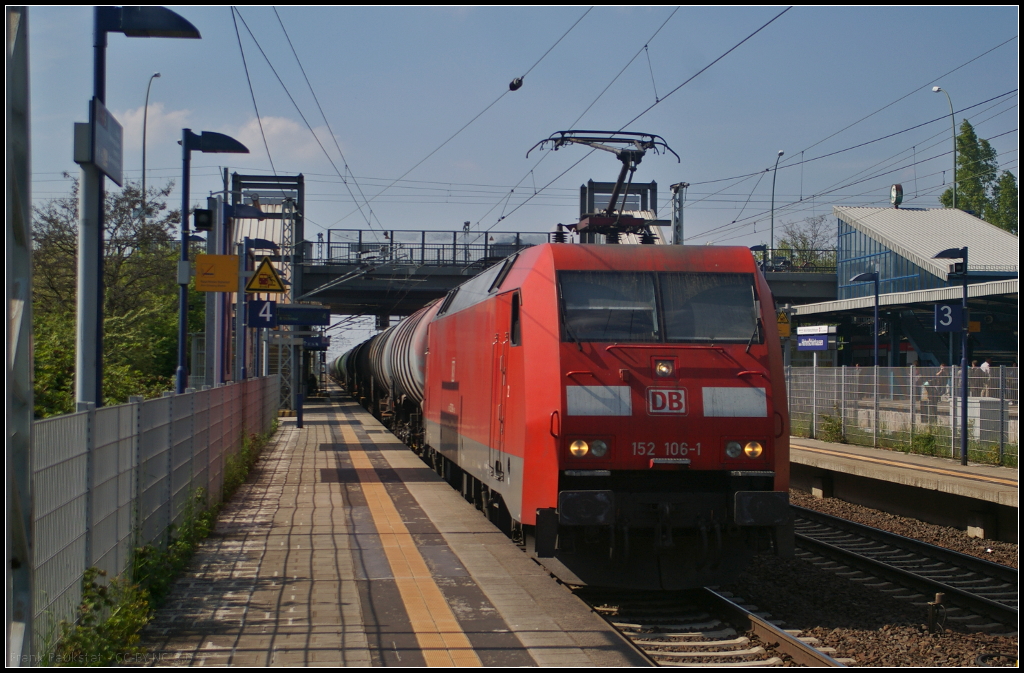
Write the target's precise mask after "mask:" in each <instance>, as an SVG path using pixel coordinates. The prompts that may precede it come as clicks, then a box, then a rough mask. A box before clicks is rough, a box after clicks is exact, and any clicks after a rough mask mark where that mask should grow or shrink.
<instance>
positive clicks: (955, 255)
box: [932, 245, 970, 465]
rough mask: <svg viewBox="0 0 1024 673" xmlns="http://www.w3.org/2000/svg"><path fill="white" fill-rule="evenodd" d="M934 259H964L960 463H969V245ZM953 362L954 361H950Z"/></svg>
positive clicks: (962, 273)
mask: <svg viewBox="0 0 1024 673" xmlns="http://www.w3.org/2000/svg"><path fill="white" fill-rule="evenodd" d="M932 259H962V260H963V267H962V269H961V274H960V277H961V279H962V280H963V306H962V307H961V311H962V313H963V315H961V317H960V322H961V325H960V464H961V465H966V464H967V336H968V333H969V330H970V323H969V321H968V318H969V316H968V314H967V246H966V245H965V246H964V247H962V248H947V249H945V250H943V251H942V252H940V253H938V254H937V255H935V256H934V257H932ZM950 364H951V365H952V364H953V363H952V362H951V363H950Z"/></svg>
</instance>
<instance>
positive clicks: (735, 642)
mask: <svg viewBox="0 0 1024 673" xmlns="http://www.w3.org/2000/svg"><path fill="white" fill-rule="evenodd" d="M658 635H660V634H658ZM633 642H635V643H637V644H638V645H640V647H641V649H643V650H644V651H645V652H652V651H658V650H657V649H656V648H667V649H669V650H683V651H697V652H702V651H704V650H709V649H721V648H726V647H735V648H737V649H740V648H745V647H748V646H749V645H750V638H748V637H747V636H737V637H735V638H730V639H722V640H705V641H696V642H695V641H685V640H684V641H665V640H650V639H648V638H633Z"/></svg>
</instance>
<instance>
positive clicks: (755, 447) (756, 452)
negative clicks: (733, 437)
mask: <svg viewBox="0 0 1024 673" xmlns="http://www.w3.org/2000/svg"><path fill="white" fill-rule="evenodd" d="M763 451H764V447H763V446H761V442H747V445H746V446H744V447H743V453H745V454H747V458H757V457H758V456H760V455H761V453H762V452H763Z"/></svg>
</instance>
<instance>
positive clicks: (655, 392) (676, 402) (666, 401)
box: [647, 388, 686, 414]
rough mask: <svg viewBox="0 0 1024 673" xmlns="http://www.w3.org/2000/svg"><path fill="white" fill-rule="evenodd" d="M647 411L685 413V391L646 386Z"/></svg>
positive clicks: (653, 412) (651, 412) (652, 412)
mask: <svg viewBox="0 0 1024 673" xmlns="http://www.w3.org/2000/svg"><path fill="white" fill-rule="evenodd" d="M647 413H650V414H686V391H685V390H681V389H677V388H648V389H647Z"/></svg>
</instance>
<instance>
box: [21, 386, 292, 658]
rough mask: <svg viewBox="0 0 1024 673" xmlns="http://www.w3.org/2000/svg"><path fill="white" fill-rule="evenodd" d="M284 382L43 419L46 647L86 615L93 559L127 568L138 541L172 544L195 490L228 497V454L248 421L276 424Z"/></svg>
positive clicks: (36, 466) (39, 602)
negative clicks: (84, 591) (81, 611)
mask: <svg viewBox="0 0 1024 673" xmlns="http://www.w3.org/2000/svg"><path fill="white" fill-rule="evenodd" d="M279 386H280V381H279V377H277V376H273V377H268V378H266V379H251V380H249V381H245V382H243V383H240V384H232V385H228V386H221V387H218V388H214V389H211V390H206V391H200V392H193V393H188V394H185V395H178V396H168V397H163V398H160V399H155V400H149V401H146V402H136V403H132V404H126V405H120V406H114V407H106V408H102V409H99V410H90V411H86V412H81V413H76V414H69V415H67V416H60V417H57V418H52V419H45V420H40V421H36V422H35V424H34V432H33V475H32V479H33V484H32V489H33V498H34V501H33V510H34V511H33V518H34V523H33V525H34V529H35V548H34V552H33V553H34V558H33V572H34V576H35V590H36V593H35V598H34V601H35V604H34V606H33V614H34V618H35V625H34V631H33V632H34V634H35V637H36V638H37V646H39V647H41V646H42V644H43V642H44V641H46V640H48V639H52V638H53V637H54V636H55V635H56V633H57V629H58V628H59V624H60V622H61V621H65V620H66V621H73V620H74V619H75V618H76V615H77V611H76V610H77V606H78V604H79V602H80V601H81V582H82V577H83V574H84V572H85V569H86V568H87V567H88V566H90V565H95V566H97V567H99V568H101V569H102V570H105V571H106V572H107V574H108V576H111V577H112V576H115V575H118V574H120V573H122V572H124V571H125V570H126V569H127V568H128V565H129V563H130V560H131V553H132V550H133V548H134V547H135V546H137V545H145V544H153V543H156V544H158V545H160V546H163V545H165V544H166V543H167V541H168V540H169V536H170V532H171V530H170V524H171V523H172V521H173V522H177V523H180V521H181V518H182V516H183V513H184V510H185V506H186V503H187V500H188V498H189V495H190V494H191V493H192V492H194V489H196V488H206V489H207V490H208V492H209V501H208V502H209V504H211V505H212V504H214V503H216V502H218V501H219V500H220V498H221V495H222V483H223V472H224V457H225V456H226V455H233V454H236V453H237V452H238V450H239V448H240V447H241V440H242V430H243V428H245V429H246V431H247V432H260V431H265V430H267V429H269V428H270V426H271V424H272V423H273V418H274V415H275V412H276V408H277V402H278V395H279V392H278V388H279ZM172 505H173V507H172ZM50 642H52V640H50Z"/></svg>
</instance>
